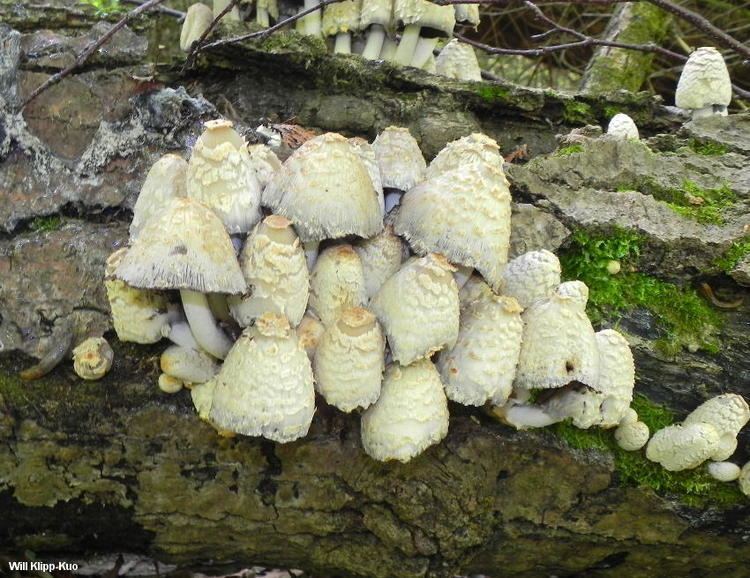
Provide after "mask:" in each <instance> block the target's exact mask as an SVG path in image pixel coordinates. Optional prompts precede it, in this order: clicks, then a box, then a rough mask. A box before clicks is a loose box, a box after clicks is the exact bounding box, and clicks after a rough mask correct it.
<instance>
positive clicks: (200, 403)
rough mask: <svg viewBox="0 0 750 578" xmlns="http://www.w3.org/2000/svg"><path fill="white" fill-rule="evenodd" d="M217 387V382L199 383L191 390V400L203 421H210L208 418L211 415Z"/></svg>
mask: <svg viewBox="0 0 750 578" xmlns="http://www.w3.org/2000/svg"><path fill="white" fill-rule="evenodd" d="M215 387H216V381H215V380H211V381H207V382H206V383H197V384H195V385H194V386H193V387H192V388H191V389H190V398H191V399H192V401H193V406H194V407H195V411H197V412H198V417H200V418H201V419H202V420H203V421H209V419H208V416H209V414H210V413H211V405H212V404H213V399H214V388H215Z"/></svg>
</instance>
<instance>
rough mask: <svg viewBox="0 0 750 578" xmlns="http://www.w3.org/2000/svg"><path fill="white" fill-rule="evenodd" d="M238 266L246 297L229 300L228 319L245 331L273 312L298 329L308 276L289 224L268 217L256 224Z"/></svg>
mask: <svg viewBox="0 0 750 578" xmlns="http://www.w3.org/2000/svg"><path fill="white" fill-rule="evenodd" d="M240 266H241V267H242V274H243V275H244V276H245V281H247V286H248V293H249V295H248V296H246V297H230V298H229V300H228V302H229V309H230V311H231V313H232V317H234V318H235V319H236V320H237V322H238V323H239V324H240V325H242V326H243V327H247V326H248V325H250V324H251V323H252V322H253V321H254V320H255V319H257V318H258V317H260V316H261V315H263V314H264V313H267V312H273V313H280V314H282V315H286V317H287V319H289V322H290V323H291V325H292V326H293V327H296V326H297V325H299V322H300V321H301V320H302V316H303V315H304V314H305V309H306V308H307V298H308V294H309V288H310V276H309V273H308V270H307V261H306V258H305V250H304V249H303V248H302V244H301V243H300V242H299V239H298V238H297V234H296V233H295V232H294V228H293V227H292V223H291V221H289V219H287V218H286V217H282V216H280V215H271V216H269V217H266V218H265V219H264V220H263V222H262V223H259V224H258V225H257V226H256V227H255V229H254V230H253V232H252V233H251V234H250V236H249V237H248V239H247V241H246V242H245V246H244V247H243V248H242V253H241V254H240Z"/></svg>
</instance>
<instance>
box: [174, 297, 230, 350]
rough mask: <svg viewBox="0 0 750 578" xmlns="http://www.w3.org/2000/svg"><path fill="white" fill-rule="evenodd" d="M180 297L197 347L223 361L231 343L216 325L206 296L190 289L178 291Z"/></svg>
mask: <svg viewBox="0 0 750 578" xmlns="http://www.w3.org/2000/svg"><path fill="white" fill-rule="evenodd" d="M180 297H181V298H182V307H183V308H184V309H185V316H186V317H187V320H188V323H189V324H190V331H191V332H192V334H193V337H195V340H196V341H197V342H198V345H200V346H201V347H202V348H203V349H204V350H205V351H207V352H208V353H210V354H211V355H213V356H214V357H217V358H219V359H224V358H225V357H226V356H227V353H229V350H230V349H231V348H232V342H231V341H230V340H229V338H228V337H227V336H226V335H225V334H224V332H223V331H222V330H221V329H220V328H219V326H218V325H217V324H216V319H215V318H214V316H213V314H212V313H211V307H210V306H209V304H208V299H207V298H206V296H205V295H203V294H202V293H198V292H197V291H191V290H190V289H180Z"/></svg>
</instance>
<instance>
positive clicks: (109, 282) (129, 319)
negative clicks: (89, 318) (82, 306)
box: [104, 248, 169, 343]
mask: <svg viewBox="0 0 750 578" xmlns="http://www.w3.org/2000/svg"><path fill="white" fill-rule="evenodd" d="M127 252H128V250H127V249H126V248H122V249H118V250H117V251H115V252H114V253H112V254H111V255H110V256H109V257H108V258H107V263H106V265H105V268H104V287H105V288H106V290H107V300H108V301H109V307H110V309H111V310H112V325H114V328H115V332H116V333H117V338H118V339H119V340H120V341H132V342H134V343H156V342H157V341H159V340H161V338H162V337H163V333H162V330H163V329H164V327H166V326H167V325H168V323H169V320H168V318H167V300H166V298H165V297H164V296H163V295H162V294H161V293H157V292H155V291H148V290H146V289H136V288H135V287H130V286H128V285H127V284H126V283H125V282H124V281H120V280H118V279H115V278H114V274H115V270H116V269H117V267H118V266H119V265H120V261H121V260H122V258H123V257H124V256H125V255H126V253H127Z"/></svg>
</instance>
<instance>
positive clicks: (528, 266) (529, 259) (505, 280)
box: [499, 249, 562, 308]
mask: <svg viewBox="0 0 750 578" xmlns="http://www.w3.org/2000/svg"><path fill="white" fill-rule="evenodd" d="M561 274H562V268H561V267H560V260H559V259H558V258H557V256H556V255H555V254H554V253H552V252H550V251H547V250H546V249H542V250H540V251H529V252H527V253H524V254H523V255H519V256H518V257H516V258H515V259H512V260H511V261H510V262H509V263H508V265H507V267H505V269H504V270H503V272H502V278H501V281H500V286H499V289H500V292H501V293H502V294H503V295H509V296H510V297H515V299H516V300H517V301H518V303H519V304H520V305H521V307H524V308H526V307H529V306H530V305H531V304H532V303H534V302H535V301H538V300H540V299H547V298H549V297H550V296H551V295H552V293H554V291H555V289H556V288H557V286H558V285H559V284H560V275H561Z"/></svg>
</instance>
